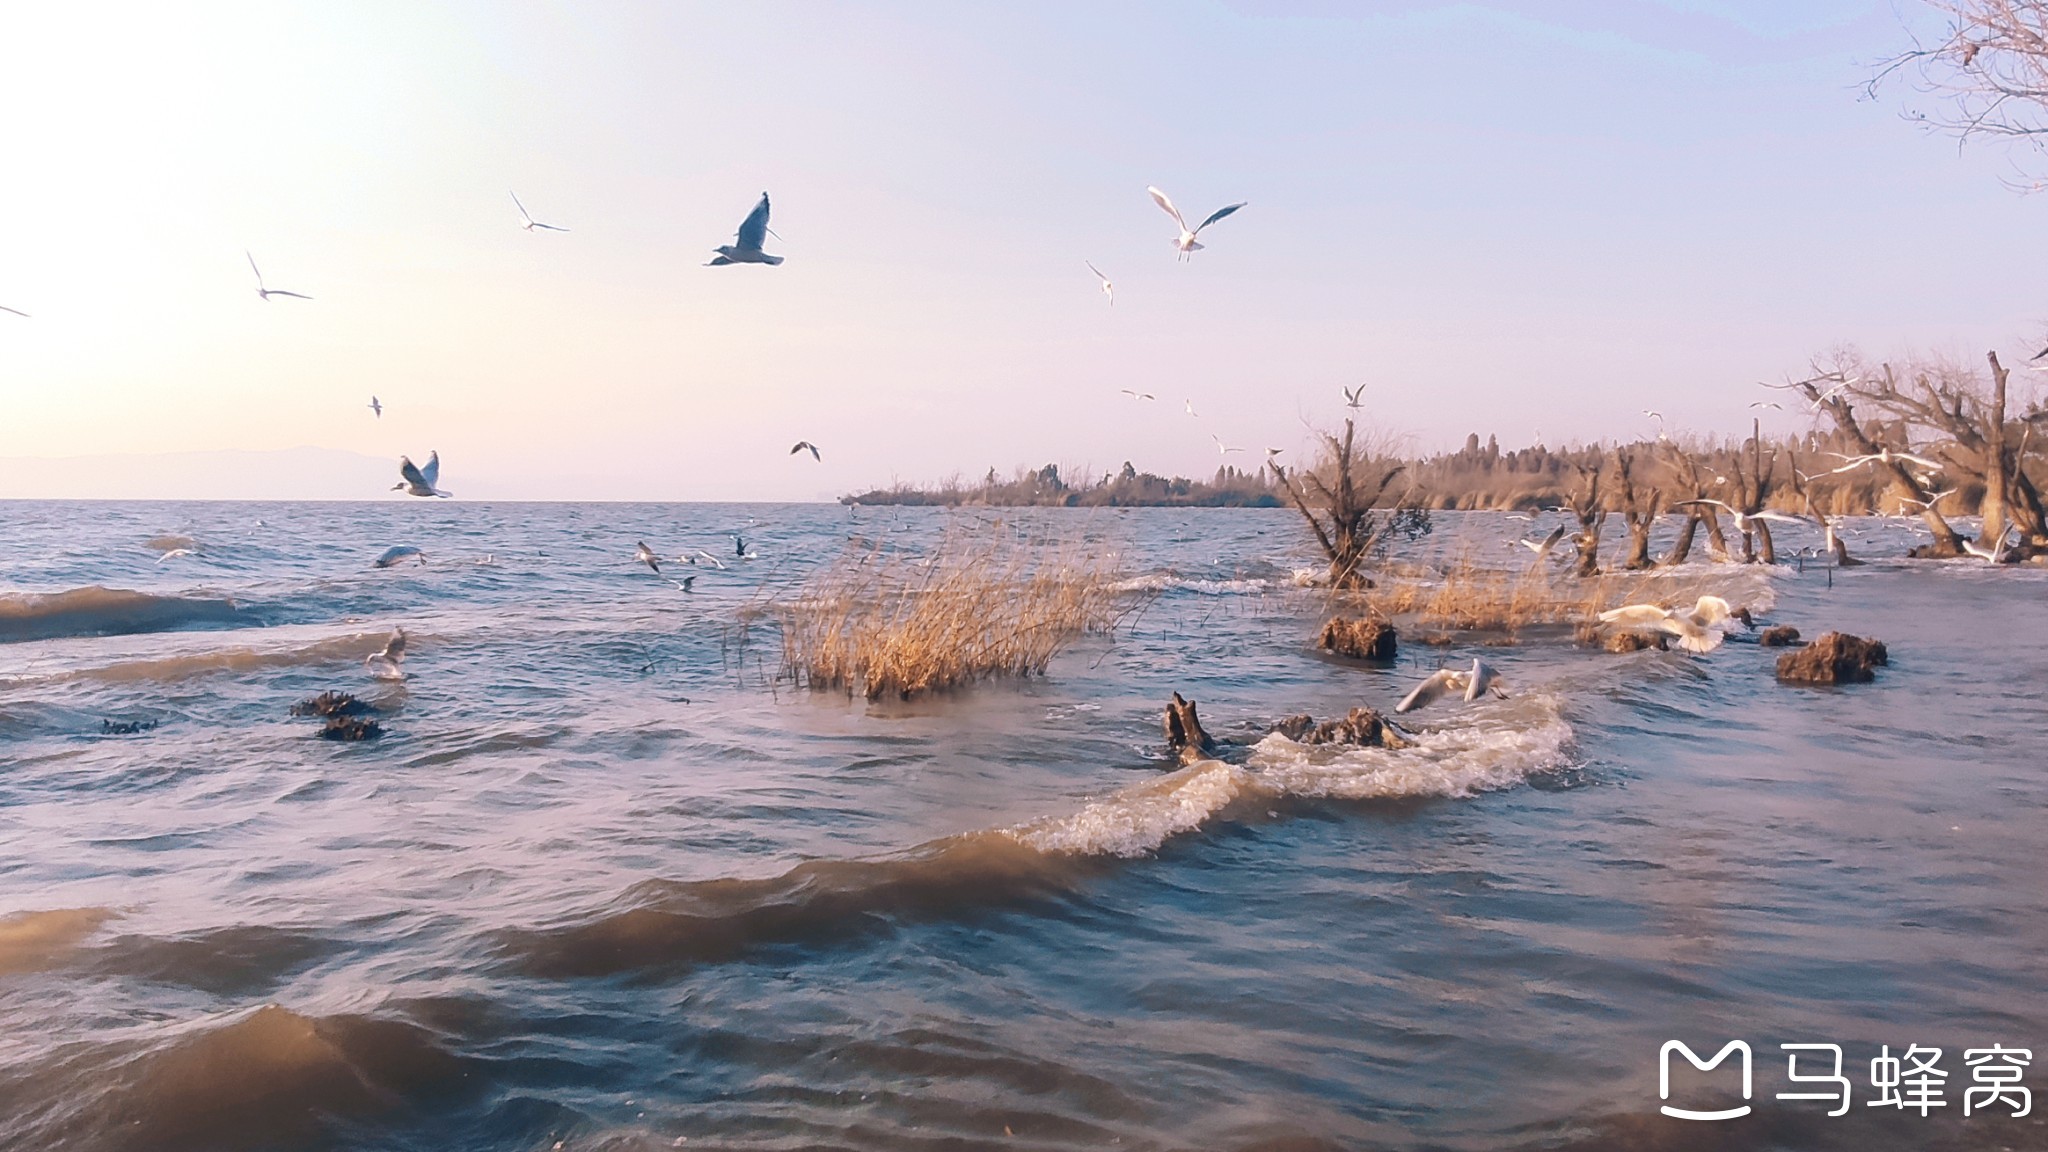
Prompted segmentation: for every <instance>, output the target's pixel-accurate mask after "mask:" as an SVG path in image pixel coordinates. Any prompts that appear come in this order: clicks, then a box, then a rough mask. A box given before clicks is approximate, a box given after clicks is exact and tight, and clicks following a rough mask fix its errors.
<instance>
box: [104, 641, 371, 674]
mask: <svg viewBox="0 0 2048 1152" xmlns="http://www.w3.org/2000/svg"><path fill="white" fill-rule="evenodd" d="M387 639H388V636H387V634H385V633H381V632H380V633H375V634H372V633H367V632H365V633H358V634H354V635H349V636H335V637H331V638H329V639H326V640H317V641H314V642H313V643H311V644H306V645H303V646H301V647H297V648H278V649H269V650H264V649H257V648H247V647H241V646H236V647H233V648H221V649H215V650H213V651H210V652H192V653H187V654H184V655H179V656H162V657H158V658H156V659H151V660H124V661H121V662H120V663H117V664H108V665H105V666H104V667H99V668H83V669H80V670H78V671H76V672H70V673H66V674H64V678H66V679H72V680H96V681H100V682H103V683H110V684H126V683H133V682H137V681H149V680H160V681H170V680H182V679H184V678H186V677H188V676H206V675H212V674H214V673H218V672H255V671H261V670H262V669H265V668H295V667H300V666H305V665H314V664H330V663H334V662H336V661H343V660H347V661H358V660H361V659H362V658H363V657H365V656H368V655H369V654H371V653H372V652H376V651H377V650H379V649H381V648H382V647H383V646H384V643H385V641H386V640H387Z"/></svg>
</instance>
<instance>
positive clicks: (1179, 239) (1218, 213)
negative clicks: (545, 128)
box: [1145, 188, 1248, 260]
mask: <svg viewBox="0 0 2048 1152" xmlns="http://www.w3.org/2000/svg"><path fill="white" fill-rule="evenodd" d="M1145 191H1147V192H1149V193H1151V194H1152V202H1153V203H1154V204H1157V205H1159V210H1160V211H1162V212H1164V213H1166V214H1167V215H1168V216H1171V217H1173V222H1174V224H1176V225H1177V226H1179V228H1180V235H1179V236H1176V237H1174V240H1173V246H1174V248H1175V249H1176V250H1177V251H1179V253H1180V258H1181V259H1183V260H1186V259H1190V258H1192V257H1193V256H1194V254H1195V253H1197V252H1199V251H1201V250H1202V245H1200V244H1198V243H1196V242H1195V237H1197V236H1200V235H1201V234H1202V229H1204V228H1207V227H1208V226H1209V225H1211V224H1214V223H1215V222H1217V221H1218V220H1221V219H1223V218H1224V217H1225V216H1228V215H1230V214H1231V213H1232V212H1235V211H1237V210H1238V209H1239V208H1242V207H1244V206H1245V204H1246V203H1248V201H1240V202H1238V203H1236V204H1232V205H1230V206H1229V207H1227V208H1218V209H1217V210H1215V211H1214V212H1211V213H1209V218H1208V219H1207V220H1204V221H1202V222H1201V223H1200V224H1197V225H1196V226H1195V229H1194V231H1192V232H1190V231H1189V230H1188V223H1187V221H1185V220H1183V219H1181V217H1180V209H1178V208H1175V207H1174V206H1173V201H1171V200H1169V199H1167V198H1166V193H1164V192H1161V191H1160V190H1159V189H1157V188H1146V189H1145Z"/></svg>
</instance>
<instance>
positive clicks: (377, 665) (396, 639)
mask: <svg viewBox="0 0 2048 1152" xmlns="http://www.w3.org/2000/svg"><path fill="white" fill-rule="evenodd" d="M403 663H405V629H403V628H393V629H392V630H391V638H390V639H389V640H386V641H385V642H384V650H383V651H382V652H372V653H370V654H369V655H368V656H365V657H363V665H364V666H365V667H367V668H368V669H369V670H370V675H372V676H375V677H376V678H377V679H379V680H403V679H405V671H404V670H403V669H401V668H400V667H399V665H401V664H403Z"/></svg>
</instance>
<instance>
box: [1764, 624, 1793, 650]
mask: <svg viewBox="0 0 2048 1152" xmlns="http://www.w3.org/2000/svg"><path fill="white" fill-rule="evenodd" d="M1756 642H1757V643H1758V644H1761V645H1763V646H1764V647H1766V648H1790V647H1792V646H1794V645H1796V644H1798V643H1799V629H1797V628H1794V627H1792V626H1791V625H1790V624H1780V625H1778V626H1776V627H1774V628H1766V629H1764V630H1763V631H1762V632H1759V633H1758V634H1757V638H1756Z"/></svg>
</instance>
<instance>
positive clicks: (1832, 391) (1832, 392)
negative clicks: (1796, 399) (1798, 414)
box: [1812, 376, 1863, 412]
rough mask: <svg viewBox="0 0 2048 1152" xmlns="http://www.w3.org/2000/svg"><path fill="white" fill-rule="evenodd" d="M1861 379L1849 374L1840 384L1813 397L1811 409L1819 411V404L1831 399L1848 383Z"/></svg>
mask: <svg viewBox="0 0 2048 1152" xmlns="http://www.w3.org/2000/svg"><path fill="white" fill-rule="evenodd" d="M1861 379H1863V377H1861V376H1851V377H1849V378H1848V379H1847V380H1844V381H1842V382H1841V383H1840V384H1837V385H1835V386H1834V387H1833V388H1830V389H1828V390H1827V391H1825V392H1823V393H1821V394H1820V395H1819V396H1816V397H1814V399H1813V408H1812V411H1815V412H1818V411H1820V406H1821V405H1823V404H1825V403H1827V402H1828V401H1829V400H1832V399H1833V398H1834V395H1835V393H1837V392H1840V391H1841V390H1842V389H1844V388H1847V387H1848V386H1849V385H1851V384H1854V383H1856V382H1857V381H1858V380H1861Z"/></svg>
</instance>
